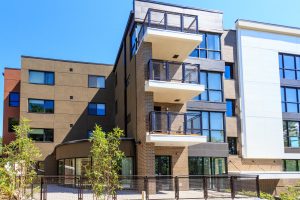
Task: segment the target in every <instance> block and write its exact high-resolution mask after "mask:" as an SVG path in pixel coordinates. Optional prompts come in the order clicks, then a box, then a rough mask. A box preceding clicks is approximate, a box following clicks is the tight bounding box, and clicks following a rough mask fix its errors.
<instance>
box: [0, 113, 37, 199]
mask: <svg viewBox="0 0 300 200" xmlns="http://www.w3.org/2000/svg"><path fill="white" fill-rule="evenodd" d="M14 131H15V133H16V140H14V141H12V142H11V143H9V144H8V145H6V146H4V147H3V158H2V159H1V160H0V194H2V195H5V196H7V197H8V198H9V199H16V200H21V199H24V198H26V196H27V193H26V187H27V186H28V185H29V184H30V183H32V181H33V178H34V177H35V175H36V173H35V164H36V161H37V160H38V158H39V157H40V156H41V155H40V152H39V150H38V149H37V147H36V146H35V145H34V143H33V141H32V140H31V139H30V138H29V137H28V133H29V132H30V126H29V120H28V119H26V118H22V119H21V121H20V125H17V126H14Z"/></svg>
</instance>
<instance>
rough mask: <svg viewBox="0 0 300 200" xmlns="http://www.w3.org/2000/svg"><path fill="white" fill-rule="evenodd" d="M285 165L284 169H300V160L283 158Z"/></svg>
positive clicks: (294, 170) (292, 170)
mask: <svg viewBox="0 0 300 200" xmlns="http://www.w3.org/2000/svg"><path fill="white" fill-rule="evenodd" d="M283 165H284V166H283V169H284V171H290V172H296V171H299V160H283Z"/></svg>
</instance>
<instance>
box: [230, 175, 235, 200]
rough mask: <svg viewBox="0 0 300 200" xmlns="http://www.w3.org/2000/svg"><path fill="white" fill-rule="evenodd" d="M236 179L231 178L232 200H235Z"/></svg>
mask: <svg viewBox="0 0 300 200" xmlns="http://www.w3.org/2000/svg"><path fill="white" fill-rule="evenodd" d="M234 180H235V177H234V176H231V177H230V191H231V199H234V198H235V183H234Z"/></svg>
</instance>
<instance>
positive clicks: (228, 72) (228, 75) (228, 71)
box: [225, 63, 233, 79]
mask: <svg viewBox="0 0 300 200" xmlns="http://www.w3.org/2000/svg"><path fill="white" fill-rule="evenodd" d="M225 79H233V65H232V64H228V63H226V65H225Z"/></svg>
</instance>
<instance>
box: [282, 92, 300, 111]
mask: <svg viewBox="0 0 300 200" xmlns="http://www.w3.org/2000/svg"><path fill="white" fill-rule="evenodd" d="M281 89H283V97H282V96H281V108H282V106H283V105H284V110H282V112H286V113H299V112H300V88H297V87H286V86H281V87H280V90H281ZM286 89H295V90H296V99H297V102H291V101H287V100H286V99H287V95H286ZM280 93H281V91H280ZM288 104H296V105H297V112H288V109H287V108H288Z"/></svg>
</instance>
